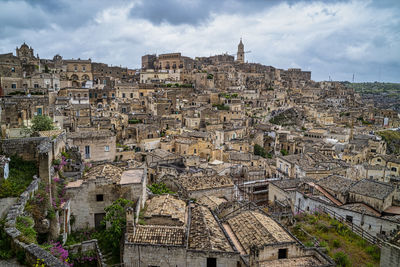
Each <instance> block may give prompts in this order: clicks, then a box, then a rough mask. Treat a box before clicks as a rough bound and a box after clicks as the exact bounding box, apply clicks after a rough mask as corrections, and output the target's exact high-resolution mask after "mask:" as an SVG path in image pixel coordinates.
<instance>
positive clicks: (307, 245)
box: [304, 241, 314, 247]
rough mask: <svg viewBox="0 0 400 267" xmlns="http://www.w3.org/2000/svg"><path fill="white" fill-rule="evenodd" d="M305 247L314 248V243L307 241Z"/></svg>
mask: <svg viewBox="0 0 400 267" xmlns="http://www.w3.org/2000/svg"><path fill="white" fill-rule="evenodd" d="M304 246H306V247H313V246H314V243H313V242H312V241H307V242H305V243H304Z"/></svg>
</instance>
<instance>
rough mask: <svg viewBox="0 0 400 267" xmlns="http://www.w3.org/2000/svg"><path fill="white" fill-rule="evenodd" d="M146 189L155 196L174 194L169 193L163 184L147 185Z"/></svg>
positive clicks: (172, 192)
mask: <svg viewBox="0 0 400 267" xmlns="http://www.w3.org/2000/svg"><path fill="white" fill-rule="evenodd" d="M147 187H148V188H149V189H150V191H151V192H152V193H153V194H155V195H161V194H175V192H174V191H171V190H170V189H169V188H168V187H167V186H166V185H165V184H164V183H153V184H152V185H148V186H147Z"/></svg>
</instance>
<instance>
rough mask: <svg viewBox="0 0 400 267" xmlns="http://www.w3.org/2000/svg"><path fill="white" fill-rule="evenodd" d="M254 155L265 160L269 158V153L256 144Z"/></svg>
mask: <svg viewBox="0 0 400 267" xmlns="http://www.w3.org/2000/svg"><path fill="white" fill-rule="evenodd" d="M254 155H257V156H261V157H263V158H265V157H266V156H267V152H266V151H265V149H264V148H263V147H262V146H260V145H258V144H255V145H254Z"/></svg>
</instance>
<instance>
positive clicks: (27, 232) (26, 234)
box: [15, 216, 37, 244]
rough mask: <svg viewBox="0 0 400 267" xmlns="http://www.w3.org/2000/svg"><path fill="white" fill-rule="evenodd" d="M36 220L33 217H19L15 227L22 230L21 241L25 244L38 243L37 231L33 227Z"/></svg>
mask: <svg viewBox="0 0 400 267" xmlns="http://www.w3.org/2000/svg"><path fill="white" fill-rule="evenodd" d="M33 226H34V222H33V219H32V218H31V217H27V216H20V217H18V218H17V221H16V223H15V227H16V228H17V229H18V231H20V232H21V234H22V235H21V236H20V241H21V242H24V243H25V244H31V243H35V244H36V243H37V240H36V238H37V233H36V231H35V230H34V229H33Z"/></svg>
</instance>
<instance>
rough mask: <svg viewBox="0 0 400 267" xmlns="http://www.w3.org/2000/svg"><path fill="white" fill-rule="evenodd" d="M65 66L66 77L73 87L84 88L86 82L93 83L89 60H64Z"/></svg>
mask: <svg viewBox="0 0 400 267" xmlns="http://www.w3.org/2000/svg"><path fill="white" fill-rule="evenodd" d="M64 64H66V65H67V76H66V78H67V79H68V80H70V81H71V82H72V83H71V85H72V86H73V87H85V86H86V85H87V84H89V83H88V82H91V81H93V74H92V61H91V59H87V60H85V59H80V58H78V59H64Z"/></svg>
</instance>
